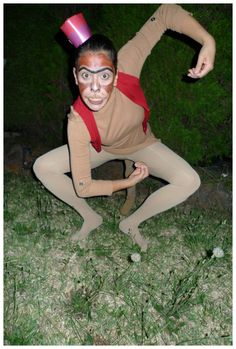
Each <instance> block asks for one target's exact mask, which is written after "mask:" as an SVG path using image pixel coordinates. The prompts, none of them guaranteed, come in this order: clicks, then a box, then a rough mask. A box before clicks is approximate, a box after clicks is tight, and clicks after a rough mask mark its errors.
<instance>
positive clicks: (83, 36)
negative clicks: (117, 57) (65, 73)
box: [61, 13, 92, 48]
mask: <svg viewBox="0 0 236 349" xmlns="http://www.w3.org/2000/svg"><path fill="white" fill-rule="evenodd" d="M61 30H62V31H63V32H64V34H65V35H66V36H67V38H68V39H69V41H70V42H71V43H72V45H74V46H75V47H76V48H77V47H79V46H80V45H82V44H83V43H84V42H85V41H86V40H88V39H89V38H90V36H92V32H91V30H90V28H89V26H88V24H87V22H86V21H85V19H84V16H83V14H82V13H77V14H76V15H74V16H72V17H70V18H67V20H66V21H65V22H64V23H63V25H62V26H61Z"/></svg>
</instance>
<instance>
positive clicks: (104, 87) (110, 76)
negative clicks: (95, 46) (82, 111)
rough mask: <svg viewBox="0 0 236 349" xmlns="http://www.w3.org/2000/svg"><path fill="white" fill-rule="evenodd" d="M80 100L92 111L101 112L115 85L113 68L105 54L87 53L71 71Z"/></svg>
mask: <svg viewBox="0 0 236 349" xmlns="http://www.w3.org/2000/svg"><path fill="white" fill-rule="evenodd" d="M73 73H74V77H75V82H76V84H77V85H78V87H79V91H80V95H81V98H82V99H83V101H84V103H85V104H86V105H87V107H88V108H89V109H91V110H92V111H95V112H96V111H99V110H101V109H102V108H103V107H104V106H105V105H106V103H107V101H108V100H109V98H110V95H111V92H112V89H113V87H114V86H115V84H116V74H115V68H114V66H113V63H112V60H111V59H110V58H109V56H108V55H107V54H106V53H105V52H93V51H88V52H86V53H84V54H83V55H81V56H80V58H79V60H78V61H77V67H76V68H74V70H73Z"/></svg>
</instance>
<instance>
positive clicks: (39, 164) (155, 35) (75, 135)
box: [34, 5, 200, 250]
mask: <svg viewBox="0 0 236 349" xmlns="http://www.w3.org/2000/svg"><path fill="white" fill-rule="evenodd" d="M189 15H190V14H189V13H188V12H186V11H185V10H184V9H182V8H181V7H180V6H178V5H162V6H160V7H159V8H158V9H157V11H156V12H155V13H154V14H153V16H152V17H151V18H150V19H149V20H148V21H147V22H146V23H145V25H144V26H143V27H142V28H141V30H140V31H139V32H138V33H137V34H136V36H135V37H134V38H133V39H132V40H130V41H129V42H128V43H127V44H126V45H125V46H124V47H122V48H121V50H120V51H119V54H118V69H119V70H120V71H122V72H125V73H128V74H131V75H135V76H136V77H139V76H140V73H141V69H142V66H143V64H144V62H145V60H146V58H147V56H148V55H149V54H150V53H151V49H152V48H153V47H154V46H155V44H156V43H157V42H158V41H159V40H160V38H161V36H162V34H163V33H164V32H165V30H166V29H172V30H175V31H177V32H179V33H181V32H182V28H184V32H185V33H186V26H187V24H186V23H188V20H187V19H188V18H189ZM188 29H189V30H188V32H189V31H191V28H188ZM193 37H194V34H193ZM94 116H95V120H96V123H97V126H98V130H99V133H100V136H101V140H102V151H101V152H100V153H97V152H96V151H95V150H94V148H93V147H92V146H91V144H90V135H89V132H88V130H87V128H86V126H85V124H84V122H83V121H82V119H81V118H80V116H79V115H78V114H76V113H75V111H74V110H73V108H72V109H71V112H70V114H69V118H68V140H69V150H68V146H67V145H64V146H61V147H59V148H57V149H54V150H52V151H50V152H48V153H47V154H45V155H43V156H41V157H40V158H38V159H37V160H36V162H35V164H34V171H35V174H36V175H37V177H38V178H39V179H40V181H41V182H42V183H43V185H44V186H45V187H46V188H47V189H48V190H50V191H51V192H52V193H53V194H54V195H56V196H57V197H58V198H59V199H61V200H62V201H64V202H66V203H67V204H68V205H70V206H72V207H73V208H74V209H75V210H76V211H77V212H78V213H79V214H80V215H81V216H82V217H83V219H84V223H83V226H82V228H81V230H80V231H79V232H78V233H76V234H75V235H74V236H73V239H74V241H78V240H81V239H84V238H86V237H87V236H88V234H89V232H90V231H92V230H93V229H95V228H97V227H98V226H99V225H100V224H101V223H102V217H101V216H100V215H98V214H97V213H96V212H95V211H94V210H92V209H91V208H90V206H89V205H88V204H87V202H86V200H85V199H84V198H83V197H89V196H97V195H111V194H112V190H113V185H112V180H94V179H92V177H91V169H92V168H95V167H97V166H99V165H101V164H102V163H104V162H107V161H110V160H114V159H123V160H126V159H128V160H132V161H143V162H144V163H145V164H146V165H147V166H148V168H149V173H150V174H151V175H153V176H155V177H158V178H162V179H164V180H165V181H166V182H168V183H169V184H167V185H166V186H164V187H162V188H161V189H159V190H157V191H155V192H154V193H152V194H151V195H150V196H149V197H148V198H147V199H146V201H145V202H144V203H143V204H142V205H141V207H139V208H138V210H136V211H135V212H134V213H133V214H132V215H131V216H129V217H127V218H126V219H124V220H122V221H121V222H120V224H119V228H120V230H121V231H122V232H124V233H129V234H130V235H131V237H132V238H133V240H134V241H135V242H136V243H137V244H138V245H139V246H140V247H141V249H143V250H146V248H147V242H146V240H145V239H143V237H142V236H141V234H140V231H139V228H138V226H139V225H140V223H141V222H143V221H145V220H147V219H148V218H150V217H152V216H154V215H156V214H158V213H160V212H163V211H165V210H167V209H169V208H171V207H173V206H175V205H177V204H179V203H181V202H183V201H184V200H185V199H187V198H188V197H189V196H190V195H191V194H193V193H194V192H195V191H196V190H197V189H198V187H199V185H200V179H199V176H198V174H197V173H196V172H195V171H194V170H193V169H192V168H191V166H190V165H189V164H188V163H187V162H186V161H184V160H183V159H182V158H181V157H179V156H178V155H177V154H175V153H174V152H173V151H171V150H170V149H169V148H168V147H166V146H165V145H164V144H163V143H161V142H159V141H158V140H157V139H156V138H155V136H154V135H153V134H152V132H151V130H150V128H149V129H148V132H147V134H146V135H145V133H144V132H143V127H142V121H143V117H144V111H143V108H142V107H140V106H138V105H137V104H135V103H133V102H132V101H131V100H129V99H128V98H127V97H126V96H125V95H123V94H122V93H121V92H120V91H119V90H117V89H116V88H114V89H113V91H112V94H111V97H110V99H109V100H108V102H107V104H106V105H105V107H104V108H103V109H102V110H101V111H99V112H95V113H94ZM70 171H71V172H72V178H73V181H71V179H70V178H69V177H68V176H67V175H66V173H67V172H70Z"/></svg>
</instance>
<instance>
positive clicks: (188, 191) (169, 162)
mask: <svg viewBox="0 0 236 349" xmlns="http://www.w3.org/2000/svg"><path fill="white" fill-rule="evenodd" d="M131 159H132V160H134V161H143V162H144V163H145V164H147V166H148V167H149V171H150V174H151V175H153V176H155V177H158V178H162V179H164V180H165V181H167V182H168V183H169V184H167V185H166V186H164V187H162V188H161V189H159V190H157V191H155V192H154V193H153V194H151V195H150V196H149V197H148V198H147V199H146V201H145V202H144V203H143V204H142V206H141V207H140V208H138V209H137V210H136V211H135V212H134V213H133V214H132V215H131V216H129V217H127V218H126V219H124V220H123V221H122V222H121V223H120V229H121V230H122V231H123V232H125V233H128V232H129V231H131V232H132V231H133V232H134V231H136V232H137V231H138V226H139V224H140V223H142V222H143V221H145V220H147V219H148V218H151V217H153V216H155V215H156V214H158V213H161V212H164V211H166V210H168V209H170V208H172V207H174V206H176V205H178V204H180V203H181V202H183V201H185V200H186V199H187V198H188V197H189V196H190V195H192V194H193V193H194V192H195V191H196V190H197V189H198V188H199V186H200V178H199V176H198V174H197V173H196V172H195V170H193V169H192V167H191V166H190V165H189V164H188V163H187V162H186V161H185V160H183V159H182V158H181V157H180V156H178V155H177V154H175V153H174V152H173V151H172V150H170V149H169V148H168V147H166V146H165V145H164V144H162V143H160V142H157V143H155V144H153V145H151V146H149V147H147V148H145V149H143V150H141V151H138V152H136V153H135V154H132V155H131ZM145 248H146V243H144V249H145Z"/></svg>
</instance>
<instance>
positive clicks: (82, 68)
mask: <svg viewBox="0 0 236 349" xmlns="http://www.w3.org/2000/svg"><path fill="white" fill-rule="evenodd" d="M81 70H87V71H89V72H90V73H92V74H97V73H100V72H102V71H104V70H110V71H111V72H112V73H114V71H113V70H112V69H111V68H110V67H105V68H101V69H98V70H91V69H88V68H85V67H81V68H79V71H81Z"/></svg>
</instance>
